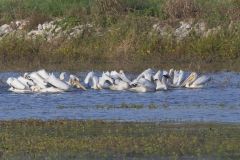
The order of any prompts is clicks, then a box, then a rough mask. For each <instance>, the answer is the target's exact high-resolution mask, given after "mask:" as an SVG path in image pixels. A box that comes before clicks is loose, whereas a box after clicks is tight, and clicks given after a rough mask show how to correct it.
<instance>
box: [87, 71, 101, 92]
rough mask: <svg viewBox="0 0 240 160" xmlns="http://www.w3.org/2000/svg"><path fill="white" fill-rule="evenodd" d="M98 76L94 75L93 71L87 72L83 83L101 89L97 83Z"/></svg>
mask: <svg viewBox="0 0 240 160" xmlns="http://www.w3.org/2000/svg"><path fill="white" fill-rule="evenodd" d="M98 82H99V78H98V77H97V76H96V75H95V73H94V72H93V71H92V72H89V73H88V74H87V76H86V78H85V80H84V83H85V84H86V85H88V86H90V87H91V88H92V89H102V88H101V87H100V85H99V84H98Z"/></svg>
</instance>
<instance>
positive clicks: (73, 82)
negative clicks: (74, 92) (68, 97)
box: [69, 75, 87, 90]
mask: <svg viewBox="0 0 240 160" xmlns="http://www.w3.org/2000/svg"><path fill="white" fill-rule="evenodd" d="M69 83H70V84H71V85H72V86H73V87H76V88H78V89H82V90H87V89H86V88H85V87H84V86H83V85H82V84H81V83H80V81H79V78H78V77H76V76H74V75H70V77H69Z"/></svg>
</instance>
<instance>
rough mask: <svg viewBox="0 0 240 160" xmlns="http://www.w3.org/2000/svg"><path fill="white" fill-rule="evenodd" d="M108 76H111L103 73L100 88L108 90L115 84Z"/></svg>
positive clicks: (99, 83)
mask: <svg viewBox="0 0 240 160" xmlns="http://www.w3.org/2000/svg"><path fill="white" fill-rule="evenodd" d="M108 75H110V74H108V73H104V72H103V74H102V77H100V78H99V81H98V85H99V86H100V88H102V89H108V88H109V87H110V86H111V85H112V84H114V82H113V79H112V78H111V77H110V76H108Z"/></svg>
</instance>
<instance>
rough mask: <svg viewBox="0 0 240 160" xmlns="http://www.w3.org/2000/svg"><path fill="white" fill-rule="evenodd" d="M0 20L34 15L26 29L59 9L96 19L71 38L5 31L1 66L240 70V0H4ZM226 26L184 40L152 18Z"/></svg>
mask: <svg viewBox="0 0 240 160" xmlns="http://www.w3.org/2000/svg"><path fill="white" fill-rule="evenodd" d="M0 15H1V18H0V24H4V23H9V22H10V21H13V20H18V19H28V20H29V21H30V24H29V26H28V27H27V30H31V29H33V28H36V27H37V25H38V24H40V23H43V22H45V21H48V20H51V19H54V18H56V17H61V18H64V19H65V22H66V23H67V24H68V25H76V24H85V23H91V24H94V28H93V29H92V30H86V31H84V34H82V35H81V36H79V37H77V38H74V39H71V40H67V39H58V40H55V41H54V42H51V43H50V42H46V41H45V40H43V38H41V37H39V38H38V39H37V40H29V39H25V38H24V36H19V35H18V36H16V35H12V36H7V37H4V38H3V39H2V40H1V41H0V68H1V70H17V69H20V70H31V69H36V68H47V69H53V70H54V69H59V70H60V69H68V70H86V69H100V70H107V69H125V70H128V71H140V70H142V69H145V68H147V67H152V68H165V69H168V68H171V67H175V68H182V69H187V70H199V71H216V70H234V71H240V64H239V63H238V62H239V60H240V57H239V56H240V47H239V43H240V23H239V20H240V4H239V1H238V0H227V1H225V0H212V1H206V2H205V1H202V0H166V1H164V0H70V1H69V0H61V1H59V0H44V1H40V0H21V1H18V0H11V1H9V0H2V1H0ZM189 19H191V21H193V22H194V23H197V22H199V21H204V22H205V23H206V25H207V27H208V28H214V27H218V26H220V28H221V29H220V30H219V31H218V32H217V33H216V34H213V35H210V36H207V37H203V36H199V35H197V34H196V33H194V32H192V33H191V34H190V35H189V36H188V37H187V38H185V39H184V40H181V41H180V42H179V41H177V40H176V38H175V37H174V36H169V35H166V36H160V35H159V33H157V32H154V31H153V25H154V24H161V25H170V26H173V27H176V26H178V25H179V22H180V21H186V20H189Z"/></svg>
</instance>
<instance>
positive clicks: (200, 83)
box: [186, 75, 211, 88]
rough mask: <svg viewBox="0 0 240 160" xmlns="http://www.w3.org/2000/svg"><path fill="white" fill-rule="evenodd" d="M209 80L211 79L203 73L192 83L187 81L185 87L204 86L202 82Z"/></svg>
mask: <svg viewBox="0 0 240 160" xmlns="http://www.w3.org/2000/svg"><path fill="white" fill-rule="evenodd" d="M210 80H211V78H210V77H208V76H205V75H203V76H200V77H198V78H197V79H196V80H195V81H194V82H193V83H191V84H189V83H187V84H186V87H187V88H202V87H203V86H204V84H206V83H207V82H209V81H210Z"/></svg>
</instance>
